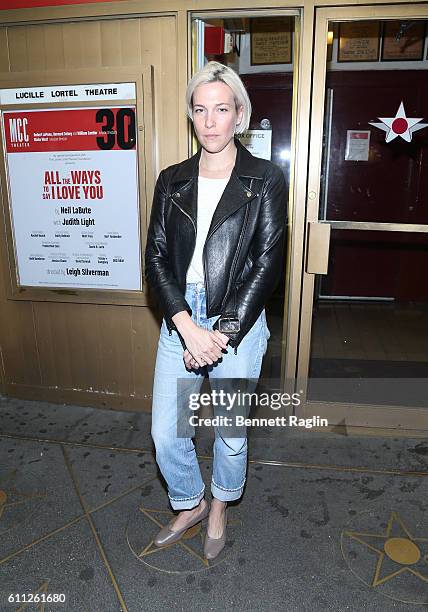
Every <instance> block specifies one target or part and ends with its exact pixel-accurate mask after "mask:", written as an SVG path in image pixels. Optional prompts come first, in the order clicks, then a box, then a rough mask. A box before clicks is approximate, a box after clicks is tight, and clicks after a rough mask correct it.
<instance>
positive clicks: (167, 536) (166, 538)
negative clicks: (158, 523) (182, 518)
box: [153, 502, 210, 546]
mask: <svg viewBox="0 0 428 612" xmlns="http://www.w3.org/2000/svg"><path fill="white" fill-rule="evenodd" d="M209 511H210V505H209V504H208V502H207V505H206V506H205V510H203V511H202V512H201V513H200V514H198V515H197V516H196V518H194V519H193V520H192V521H190V523H189V524H188V525H186V526H185V527H183V529H180V530H179V531H173V530H172V529H171V527H172V525H173V523H174V521H175V519H176V517H174V518H173V519H171V520H170V521H169V523H168V524H167V525H165V527H162V529H161V530H160V531H159V533H158V534H157V536H156V537H155V539H154V540H153V544H154V545H155V546H167V545H168V544H173V543H174V542H178V540H180V539H181V537H182V536H183V535H184V534H185V533H186V531H187V530H188V529H190V527H193V525H196V523H199V521H203V520H204V518H206V517H207V516H208V514H209Z"/></svg>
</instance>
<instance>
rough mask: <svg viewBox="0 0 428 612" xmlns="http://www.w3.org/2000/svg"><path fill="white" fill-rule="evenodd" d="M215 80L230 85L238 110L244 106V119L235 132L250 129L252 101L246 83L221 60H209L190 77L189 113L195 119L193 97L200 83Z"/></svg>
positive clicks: (188, 92) (187, 97)
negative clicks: (221, 62)
mask: <svg viewBox="0 0 428 612" xmlns="http://www.w3.org/2000/svg"><path fill="white" fill-rule="evenodd" d="M215 81H222V82H223V83H225V84H226V85H228V86H229V87H230V89H231V90H232V92H233V97H234V98H235V105H236V110H238V108H239V107H240V106H242V107H243V115H242V120H241V122H240V124H239V125H237V126H236V127H235V132H236V133H237V134H241V133H242V132H245V130H247V129H248V126H249V125H250V117H251V102H250V98H249V97H248V93H247V90H246V89H245V86H244V83H243V82H242V81H241V79H240V77H239V76H238V75H237V73H236V72H235V71H234V70H232V68H229V66H225V65H224V64H220V62H208V63H207V64H205V66H204V67H203V68H201V70H198V72H196V73H195V74H194V75H193V77H192V78H191V79H190V81H189V83H188V85H187V90H186V104H187V115H188V117H189V118H190V119H191V120H192V121H193V107H192V98H193V92H194V91H195V89H196V88H197V87H198V86H199V85H204V84H205V83H213V82H215Z"/></svg>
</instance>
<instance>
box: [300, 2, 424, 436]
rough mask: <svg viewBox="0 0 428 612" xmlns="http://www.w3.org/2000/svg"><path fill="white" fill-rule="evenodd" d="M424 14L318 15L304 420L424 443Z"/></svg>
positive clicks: (381, 10) (401, 10)
mask: <svg viewBox="0 0 428 612" xmlns="http://www.w3.org/2000/svg"><path fill="white" fill-rule="evenodd" d="M427 21H428V12H427V9H426V8H422V7H419V6H418V5H408V6H403V5H400V6H389V7H388V6H382V7H370V8H366V7H357V8H356V7H346V8H341V9H335V8H323V9H319V10H318V11H317V15H316V26H315V32H316V36H315V49H314V58H315V61H314V71H313V91H312V95H313V98H312V114H311V136H310V158H309V159H310V161H309V180H308V198H307V232H306V243H305V272H304V279H303V294H302V310H301V312H302V315H301V328H300V329H301V333H300V341H299V347H300V348H299V357H298V381H299V387H300V389H299V391H300V392H301V393H302V396H303V397H304V401H303V402H302V404H301V406H300V408H299V412H300V414H301V416H304V417H308V416H313V415H318V416H320V417H325V418H327V419H328V421H329V424H338V423H342V424H347V425H353V426H362V427H381V428H397V429H403V430H413V431H414V430H422V429H427V430H428V283H427V282H426V280H425V279H426V273H427V270H428V57H427V46H428V38H427V36H428V32H427V27H426V25H427Z"/></svg>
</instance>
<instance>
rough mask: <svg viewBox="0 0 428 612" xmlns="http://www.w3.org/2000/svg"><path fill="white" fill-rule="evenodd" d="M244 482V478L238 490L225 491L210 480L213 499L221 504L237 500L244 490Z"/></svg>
mask: <svg viewBox="0 0 428 612" xmlns="http://www.w3.org/2000/svg"><path fill="white" fill-rule="evenodd" d="M245 480H246V478H244V480H243V482H242V485H241V486H240V487H239V488H238V489H225V488H224V487H221V486H220V485H218V484H216V483H215V482H214V480H211V493H212V494H213V496H214V497H216V498H217V499H219V500H220V501H223V502H227V501H233V500H235V499H239V498H240V497H241V496H242V492H243V490H244V484H245Z"/></svg>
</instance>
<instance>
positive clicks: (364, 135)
mask: <svg viewBox="0 0 428 612" xmlns="http://www.w3.org/2000/svg"><path fill="white" fill-rule="evenodd" d="M369 149H370V130H346V151H345V159H346V160H351V161H368V159H369Z"/></svg>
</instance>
